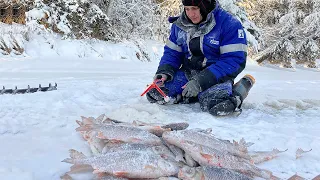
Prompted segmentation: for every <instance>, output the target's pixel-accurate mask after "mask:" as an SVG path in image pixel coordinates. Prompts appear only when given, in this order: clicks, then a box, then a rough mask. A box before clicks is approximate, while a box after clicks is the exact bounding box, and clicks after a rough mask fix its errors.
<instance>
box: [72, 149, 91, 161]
mask: <svg viewBox="0 0 320 180" xmlns="http://www.w3.org/2000/svg"><path fill="white" fill-rule="evenodd" d="M69 153H70V157H71V158H72V159H83V158H87V156H85V155H84V154H83V153H82V152H79V151H77V150H74V149H70V150H69Z"/></svg>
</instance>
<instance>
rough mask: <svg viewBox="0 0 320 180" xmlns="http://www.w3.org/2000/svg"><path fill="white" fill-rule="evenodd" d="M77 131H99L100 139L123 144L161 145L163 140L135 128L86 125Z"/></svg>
mask: <svg viewBox="0 0 320 180" xmlns="http://www.w3.org/2000/svg"><path fill="white" fill-rule="evenodd" d="M76 130H77V131H92V130H93V131H97V132H100V133H99V135H98V138H100V139H106V140H115V141H122V142H136V143H138V142H139V143H141V144H152V145H161V144H162V143H161V140H160V138H159V137H157V136H156V135H154V134H151V133H149V132H148V131H144V130H141V129H138V128H135V127H130V126H120V125H116V126H114V125H106V126H98V125H89V124H88V125H85V126H81V127H79V128H77V129H76Z"/></svg>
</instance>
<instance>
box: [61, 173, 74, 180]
mask: <svg viewBox="0 0 320 180" xmlns="http://www.w3.org/2000/svg"><path fill="white" fill-rule="evenodd" d="M60 179H61V180H73V178H72V177H71V176H70V175H69V174H67V173H65V174H64V175H62V176H60Z"/></svg>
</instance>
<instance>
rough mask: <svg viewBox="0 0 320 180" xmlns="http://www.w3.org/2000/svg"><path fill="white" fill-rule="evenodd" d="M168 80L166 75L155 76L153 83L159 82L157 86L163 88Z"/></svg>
mask: <svg viewBox="0 0 320 180" xmlns="http://www.w3.org/2000/svg"><path fill="white" fill-rule="evenodd" d="M167 79H168V75H166V74H156V75H154V77H153V81H155V80H161V81H159V82H158V83H157V85H158V86H163V84H164V82H165V81H166V80H167Z"/></svg>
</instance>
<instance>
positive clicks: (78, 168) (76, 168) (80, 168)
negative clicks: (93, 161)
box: [69, 164, 93, 173]
mask: <svg viewBox="0 0 320 180" xmlns="http://www.w3.org/2000/svg"><path fill="white" fill-rule="evenodd" d="M88 171H91V172H92V171H93V168H92V166H91V165H88V164H75V165H73V166H71V167H70V171H69V173H79V172H88Z"/></svg>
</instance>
